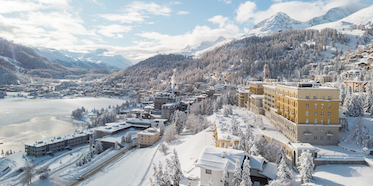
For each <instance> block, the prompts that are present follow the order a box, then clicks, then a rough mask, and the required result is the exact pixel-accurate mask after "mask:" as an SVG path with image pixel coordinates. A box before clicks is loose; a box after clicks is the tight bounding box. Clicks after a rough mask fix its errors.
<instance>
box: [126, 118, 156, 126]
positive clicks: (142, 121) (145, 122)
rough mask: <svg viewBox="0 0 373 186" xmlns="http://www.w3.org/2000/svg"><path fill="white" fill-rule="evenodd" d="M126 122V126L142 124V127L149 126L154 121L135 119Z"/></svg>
mask: <svg viewBox="0 0 373 186" xmlns="http://www.w3.org/2000/svg"><path fill="white" fill-rule="evenodd" d="M126 122H127V123H128V124H143V125H151V124H153V123H154V121H153V120H150V119H136V118H132V119H128V120H127V121H126Z"/></svg>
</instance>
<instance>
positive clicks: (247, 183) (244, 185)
mask: <svg viewBox="0 0 373 186" xmlns="http://www.w3.org/2000/svg"><path fill="white" fill-rule="evenodd" d="M252 184H253V183H252V182H251V177H250V160H249V159H245V161H244V163H243V170H242V181H241V183H240V186H251V185H252Z"/></svg>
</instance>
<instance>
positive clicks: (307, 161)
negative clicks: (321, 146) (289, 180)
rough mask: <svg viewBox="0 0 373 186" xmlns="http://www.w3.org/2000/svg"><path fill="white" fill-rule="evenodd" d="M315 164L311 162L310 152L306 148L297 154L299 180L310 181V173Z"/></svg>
mask: <svg viewBox="0 0 373 186" xmlns="http://www.w3.org/2000/svg"><path fill="white" fill-rule="evenodd" d="M314 167H315V164H314V163H313V157H312V153H311V152H310V151H309V150H307V151H305V150H303V151H302V153H301V155H300V156H299V166H298V171H299V174H300V178H301V182H302V183H306V182H311V181H312V178H313V176H312V174H313V170H314Z"/></svg>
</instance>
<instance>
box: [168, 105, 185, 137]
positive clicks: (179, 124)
mask: <svg viewBox="0 0 373 186" xmlns="http://www.w3.org/2000/svg"><path fill="white" fill-rule="evenodd" d="M186 120H187V115H186V114H185V112H183V111H179V110H176V111H175V112H174V114H173V116H172V118H171V121H172V123H174V124H175V125H176V131H177V134H180V133H181V132H182V131H183V129H184V127H185V122H186Z"/></svg>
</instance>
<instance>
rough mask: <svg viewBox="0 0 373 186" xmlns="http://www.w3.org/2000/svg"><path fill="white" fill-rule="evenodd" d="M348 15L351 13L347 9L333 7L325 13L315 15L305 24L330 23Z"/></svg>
mask: <svg viewBox="0 0 373 186" xmlns="http://www.w3.org/2000/svg"><path fill="white" fill-rule="evenodd" d="M349 15H351V13H350V12H349V11H348V10H347V9H345V8H342V7H335V8H332V9H330V10H329V11H328V12H326V14H325V15H322V16H319V17H315V18H313V19H311V20H309V21H307V24H308V25H310V26H315V25H319V24H324V23H330V22H334V21H338V20H340V19H343V18H345V17H347V16H349Z"/></svg>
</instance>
